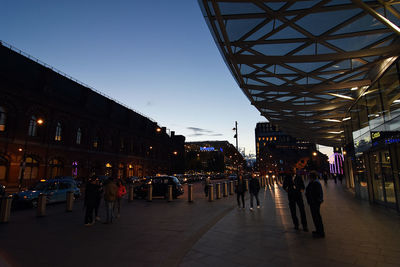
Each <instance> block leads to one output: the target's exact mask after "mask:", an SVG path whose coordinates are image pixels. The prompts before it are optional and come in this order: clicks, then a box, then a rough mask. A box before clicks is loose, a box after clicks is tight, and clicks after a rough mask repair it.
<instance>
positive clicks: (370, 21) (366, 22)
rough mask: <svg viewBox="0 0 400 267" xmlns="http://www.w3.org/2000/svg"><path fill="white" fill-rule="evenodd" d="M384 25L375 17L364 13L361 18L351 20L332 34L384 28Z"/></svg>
mask: <svg viewBox="0 0 400 267" xmlns="http://www.w3.org/2000/svg"><path fill="white" fill-rule="evenodd" d="M384 28H386V27H385V25H383V24H382V23H380V22H379V21H378V20H377V19H375V18H374V17H372V16H369V15H367V14H365V15H364V16H362V17H361V18H359V19H358V20H356V21H353V22H352V23H351V24H349V25H346V26H344V27H343V28H340V29H339V30H337V31H336V32H334V34H342V33H351V32H359V31H367V30H377V29H384Z"/></svg>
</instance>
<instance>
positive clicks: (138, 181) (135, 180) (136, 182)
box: [125, 176, 140, 185]
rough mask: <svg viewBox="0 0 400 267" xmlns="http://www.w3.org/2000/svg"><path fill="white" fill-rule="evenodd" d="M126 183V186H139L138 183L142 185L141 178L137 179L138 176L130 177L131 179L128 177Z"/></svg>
mask: <svg viewBox="0 0 400 267" xmlns="http://www.w3.org/2000/svg"><path fill="white" fill-rule="evenodd" d="M125 182H126V184H128V185H129V184H131V185H135V184H138V183H140V178H139V177H137V176H130V177H127V178H126V179H125Z"/></svg>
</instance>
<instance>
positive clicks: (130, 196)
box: [128, 185, 135, 202]
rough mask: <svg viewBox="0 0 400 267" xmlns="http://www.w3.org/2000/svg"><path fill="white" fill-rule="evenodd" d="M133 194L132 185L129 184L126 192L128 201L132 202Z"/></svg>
mask: <svg viewBox="0 0 400 267" xmlns="http://www.w3.org/2000/svg"><path fill="white" fill-rule="evenodd" d="M134 197H135V195H134V191H133V185H130V186H129V193H128V201H129V202H132V201H133V199H134Z"/></svg>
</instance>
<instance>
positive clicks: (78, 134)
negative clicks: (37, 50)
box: [76, 128, 82, 145]
mask: <svg viewBox="0 0 400 267" xmlns="http://www.w3.org/2000/svg"><path fill="white" fill-rule="evenodd" d="M81 140H82V131H81V128H78V131H76V144H77V145H80V144H81Z"/></svg>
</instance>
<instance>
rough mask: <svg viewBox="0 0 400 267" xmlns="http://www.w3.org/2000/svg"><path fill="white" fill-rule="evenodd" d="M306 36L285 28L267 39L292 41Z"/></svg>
mask: <svg viewBox="0 0 400 267" xmlns="http://www.w3.org/2000/svg"><path fill="white" fill-rule="evenodd" d="M305 37H306V36H305V35H304V34H302V33H300V32H299V31H297V30H295V29H293V28H292V27H290V26H287V27H285V28H284V29H282V30H280V31H278V32H277V33H274V34H273V35H272V36H270V37H269V38H268V39H272V40H276V39H294V38H305Z"/></svg>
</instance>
